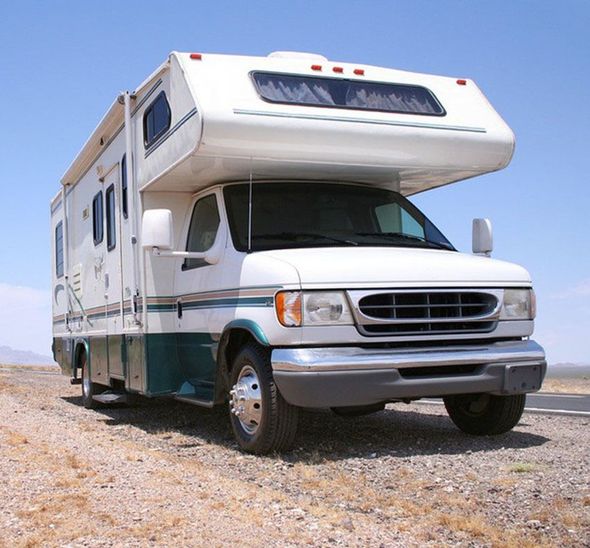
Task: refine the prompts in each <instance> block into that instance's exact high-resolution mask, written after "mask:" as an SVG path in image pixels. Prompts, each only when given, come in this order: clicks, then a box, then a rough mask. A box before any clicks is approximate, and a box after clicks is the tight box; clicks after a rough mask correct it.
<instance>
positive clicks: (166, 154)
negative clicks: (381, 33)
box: [51, 52, 545, 452]
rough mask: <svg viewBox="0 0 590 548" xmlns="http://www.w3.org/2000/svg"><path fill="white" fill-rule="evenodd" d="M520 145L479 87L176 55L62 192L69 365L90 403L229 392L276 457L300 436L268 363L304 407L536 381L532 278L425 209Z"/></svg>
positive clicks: (110, 125)
mask: <svg viewBox="0 0 590 548" xmlns="http://www.w3.org/2000/svg"><path fill="white" fill-rule="evenodd" d="M513 151H514V135H513V133H512V131H511V130H510V128H509V127H508V126H507V125H506V123H505V122H504V121H503V120H502V118H501V117H500V115H499V114H498V113H497V112H496V111H495V110H494V109H493V107H492V106H491V105H490V104H489V102H488V101H487V99H486V98H485V97H484V96H483V94H482V93H481V91H480V90H479V89H478V87H477V86H476V84H475V83H474V82H473V81H472V80H469V79H462V78H459V79H458V78H455V77H444V76H434V75H429V74H420V73H412V72H406V71H400V70H394V69H388V68H381V67H375V66H372V65H361V64H356V63H354V64H352V63H342V62H335V61H329V60H327V59H325V58H323V57H320V56H313V55H312V56H309V55H303V54H286V53H281V54H278V55H277V54H273V55H270V56H268V57H246V56H229V55H209V54H202V55H201V54H189V53H178V52H174V53H172V54H170V56H169V58H168V59H167V60H166V62H165V63H164V64H162V65H161V66H160V67H159V68H158V69H157V70H156V71H155V72H154V73H153V74H152V75H150V76H149V78H148V79H147V80H146V81H145V82H143V83H142V84H141V85H140V86H139V87H138V88H137V89H136V90H135V91H134V92H125V93H123V94H121V95H120V96H119V97H117V99H116V100H115V102H114V103H113V104H112V106H111V107H110V109H109V111H108V112H107V114H106V115H105V117H104V118H103V120H102V121H101V122H100V123H99V125H98V127H97V128H96V129H95V131H94V132H93V133H92V135H91V136H90V138H89V139H88V141H87V143H86V144H85V145H84V147H83V148H82V150H81V151H80V153H79V154H78V155H77V157H76V158H75V160H74V161H73V163H72V164H71V165H70V167H69V168H68V170H67V171H66V173H65V174H64V176H63V178H62V180H61V183H62V188H61V191H60V192H59V193H58V195H57V196H56V197H55V198H54V200H53V201H52V204H51V230H52V235H53V237H52V241H53V264H52V282H53V332H54V355H55V359H56V361H58V362H59V363H60V365H61V367H62V370H63V372H64V373H65V374H68V375H70V376H71V377H72V378H73V379H74V380H75V381H78V380H80V379H81V377H82V376H83V375H84V383H83V388H84V391H83V398H84V403H85V405H86V404H88V405H91V404H92V401H93V397H94V396H96V395H97V394H95V393H94V392H93V390H94V388H93V387H94V386H96V387H99V388H98V389H97V390H102V389H104V388H105V387H110V388H112V389H114V390H124V391H128V392H137V393H141V394H145V395H148V396H156V395H174V396H175V397H177V398H179V399H182V400H183V401H189V402H192V403H195V404H197V405H204V406H212V405H214V404H216V403H221V402H225V401H226V399H227V398H229V399H230V402H231V403H230V406H231V409H232V415H235V416H236V417H237V416H240V414H241V416H246V415H248V413H250V415H248V416H249V417H250V418H249V419H248V420H251V421H254V422H251V423H248V424H246V422H244V420H245V419H244V420H242V419H239V420H238V419H234V418H232V421H234V427H235V428H234V429H235V431H236V432H241V434H239V435H238V439H239V441H240V440H241V441H240V444H241V445H242V446H243V447H244V448H246V449H247V450H255V451H259V452H265V451H268V450H274V449H280V448H281V447H282V445H281V443H283V442H281V443H278V442H277V443H274V442H273V443H274V445H273V443H270V442H268V440H266V441H265V442H264V443H262V442H260V443H258V442H257V441H256V439H257V438H256V436H258V435H259V434H256V432H257V431H259V430H258V426H260V424H259V423H260V420H261V417H262V416H263V415H262V411H260V405H263V406H264V405H267V404H268V401H267V402H266V403H265V400H264V396H263V395H261V393H260V389H259V385H261V384H264V383H263V381H264V378H266V377H265V375H267V376H268V378H272V377H273V376H274V378H275V380H276V382H277V386H278V388H279V391H280V393H281V394H282V397H284V398H285V401H286V402H287V403H288V404H289V405H291V406H294V407H297V406H302V407H318V406H319V407H335V408H342V407H344V408H347V407H351V406H352V407H354V406H361V407H363V406H365V407H366V406H367V405H369V406H372V405H377V406H382V405H383V404H384V402H387V401H399V400H400V399H404V400H411V399H416V398H419V397H422V396H428V395H430V396H435V395H448V394H451V395H456V394H474V393H475V394H477V393H481V394H484V395H494V397H495V395H518V396H520V395H521V394H524V393H525V392H529V391H533V390H537V389H538V388H539V386H540V382H541V381H542V377H543V375H544V371H545V369H544V367H545V362H544V354H543V351H542V349H541V348H540V347H539V346H538V345H536V343H534V341H530V340H529V337H530V335H531V334H532V332H533V320H534V315H535V305H534V293H533V292H532V287H531V280H530V276H529V274H528V273H527V272H526V270H524V269H523V268H522V267H520V266H517V265H514V264H510V263H506V262H503V261H498V260H494V259H491V258H489V257H483V256H476V255H467V254H461V253H458V252H457V251H456V250H454V248H453V246H452V244H451V243H450V242H448V240H446V238H445V237H444V235H443V234H442V232H440V231H439V230H438V228H436V227H435V226H434V225H433V224H432V223H431V222H430V221H429V220H428V218H427V217H426V216H425V215H424V214H423V213H422V212H420V211H419V210H417V208H415V206H413V205H412V204H411V203H410V202H409V201H408V200H407V199H406V197H408V196H412V195H413V194H416V193H419V192H423V191H427V190H430V189H433V188H437V187H440V186H443V185H446V184H449V183H453V182H455V181H461V180H464V179H467V178H472V177H475V176H478V175H482V174H485V173H489V172H493V171H496V170H499V169H502V168H504V167H506V166H507V165H508V163H509V162H510V160H511V157H512V154H513ZM481 224H482V226H483V225H484V224H485V223H481ZM481 242H488V244H489V243H491V234H490V233H487V237H486V234H485V233H483V232H482V238H481ZM488 244H486V245H488ZM480 247H481V249H480V250H479V251H481V252H482V253H487V252H488V251H489V250H490V249H491V246H489V245H488V247H486V246H485V245H484V244H483V243H482V244H481V246H480ZM257 360H261V361H260V363H258V362H257ZM257 363H258V365H256V364H257ZM258 366H259V367H262V368H266V370H265V371H266V373H264V372H263V371H262V369H257V367H258ZM437 368H441V369H437ZM402 369H404V370H405V374H406V376H405V377H404V375H403V374H402V372H400V371H401V370H402ZM238 370H239V372H238V373H236V371H238ZM263 373H264V374H263ZM258 374H260V375H262V377H260V378H259V377H258V376H257V375H258ZM263 377H264V378H263ZM232 387H233V388H232ZM266 388H268V386H267V387H266ZM230 389H231V391H230ZM240 398H244V400H242V399H240ZM242 401H247V402H248V403H247V405H248V406H249V407H248V408H249V409H250V411H249V412H248V413H246V411H244V405H245V404H243V403H241V402H242ZM511 401H512V400H511ZM518 402H520V400H518ZM518 402H517V403H518ZM256 405H258V406H259V407H258V408H257V407H256ZM286 405H287V404H286ZM518 405H520V403H518ZM256 409H257V410H258V411H256ZM244 413H245V414H246V415H244ZM513 415H514V416H516V415H515V414H513ZM289 420H290V421H291V419H289ZM236 421H237V422H236ZM257 421H258V422H257ZM262 421H263V422H264V419H262ZM287 422H289V421H287ZM289 424H291V426H290V427H289V428H291V427H292V424H293V421H291V422H289ZM236 425H237V426H236ZM506 425H507V423H506V424H503V426H501V428H505V427H506ZM509 427H511V426H510V425H509ZM236 428H237V430H236ZM240 428H242V430H240ZM262 431H264V432H265V433H264V434H260V436H262V435H264V436H267V435H268V436H270V435H271V434H268V432H267V431H266V430H264V428H263V427H262V426H261V427H260V432H262ZM272 435H275V434H272ZM289 435H290V434H289ZM240 436H242V438H243V439H242V438H240ZM288 437H289V436H287V435H285V437H284V440H287V438H288ZM244 440H246V441H245V442H244ZM271 441H272V440H271ZM242 442H243V443H242ZM267 442H268V443H267ZM269 443H270V445H269ZM286 443H287V442H286V441H285V444H286ZM265 444H266V445H265Z"/></svg>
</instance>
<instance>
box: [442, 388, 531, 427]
mask: <svg viewBox="0 0 590 548" xmlns="http://www.w3.org/2000/svg"><path fill="white" fill-rule="evenodd" d="M443 399H444V402H445V407H446V409H447V413H448V414H449V417H451V420H452V421H453V422H454V423H455V425H456V426H457V427H458V428H459V429H460V430H463V432H466V433H467V434H473V435H476V436H487V435H497V434H504V433H505V432H508V431H509V430H512V428H514V427H515V426H516V425H517V424H518V421H519V420H520V417H521V416H522V412H523V411H524V405H525V403H526V394H517V395H513V396H494V395H492V394H460V395H456V396H446V397H445V398H443Z"/></svg>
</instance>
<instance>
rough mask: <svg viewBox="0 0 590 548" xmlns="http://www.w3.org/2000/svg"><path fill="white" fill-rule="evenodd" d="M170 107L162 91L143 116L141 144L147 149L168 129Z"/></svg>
mask: <svg viewBox="0 0 590 548" xmlns="http://www.w3.org/2000/svg"><path fill="white" fill-rule="evenodd" d="M170 118H171V116H170V107H169V106H168V100H167V99H166V94H165V93H164V92H163V91H162V92H161V93H160V94H159V95H158V96H157V97H156V98H155V100H154V102H153V103H152V104H151V105H150V106H149V107H148V108H147V109H146V110H145V112H144V114H143V143H144V145H145V148H148V147H149V146H150V145H151V144H152V143H153V142H154V141H156V140H157V139H158V137H160V136H161V135H163V134H164V133H165V132H166V130H168V128H169V127H170Z"/></svg>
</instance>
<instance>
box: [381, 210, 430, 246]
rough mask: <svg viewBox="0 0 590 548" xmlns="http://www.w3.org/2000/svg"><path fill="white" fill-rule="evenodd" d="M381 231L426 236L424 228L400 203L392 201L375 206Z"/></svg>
mask: <svg viewBox="0 0 590 548" xmlns="http://www.w3.org/2000/svg"><path fill="white" fill-rule="evenodd" d="M375 215H376V216H377V221H378V223H379V228H380V230H381V232H401V233H402V234H408V235H410V236H418V237H419V238H424V228H423V227H422V225H421V224H420V223H419V222H418V221H417V220H416V219H414V217H412V216H411V215H410V214H409V213H408V212H407V211H406V210H405V209H404V208H403V207H401V206H400V205H399V204H396V203H391V204H385V205H381V206H379V207H376V208H375Z"/></svg>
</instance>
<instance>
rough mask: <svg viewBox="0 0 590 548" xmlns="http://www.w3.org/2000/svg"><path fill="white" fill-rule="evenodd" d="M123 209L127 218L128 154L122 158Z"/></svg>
mask: <svg viewBox="0 0 590 548" xmlns="http://www.w3.org/2000/svg"><path fill="white" fill-rule="evenodd" d="M121 209H122V210H123V217H125V219H127V217H128V215H129V213H128V209H127V155H126V154H123V158H121Z"/></svg>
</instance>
